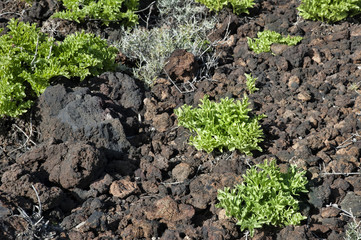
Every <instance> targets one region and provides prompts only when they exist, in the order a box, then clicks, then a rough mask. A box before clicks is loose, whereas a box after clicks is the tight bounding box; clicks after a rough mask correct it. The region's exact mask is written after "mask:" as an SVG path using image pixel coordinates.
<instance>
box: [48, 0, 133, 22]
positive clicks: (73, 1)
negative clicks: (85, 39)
mask: <svg viewBox="0 0 361 240" xmlns="http://www.w3.org/2000/svg"><path fill="white" fill-rule="evenodd" d="M61 1H62V2H63V5H64V6H65V7H66V8H67V10H65V11H62V12H57V13H55V14H54V15H53V16H52V17H54V18H62V19H67V20H71V21H76V22H78V23H79V22H80V21H84V20H86V19H96V20H101V21H102V22H103V23H104V24H105V25H109V23H110V22H112V21H122V22H123V23H125V24H126V25H135V24H137V23H138V16H137V15H136V13H135V11H136V10H137V9H138V5H139V1H138V0H111V1H110V0H98V1H94V0H61Z"/></svg>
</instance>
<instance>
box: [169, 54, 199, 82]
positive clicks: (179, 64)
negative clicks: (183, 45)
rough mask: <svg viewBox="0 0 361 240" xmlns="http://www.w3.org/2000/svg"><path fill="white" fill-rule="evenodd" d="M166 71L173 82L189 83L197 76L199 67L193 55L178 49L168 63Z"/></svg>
mask: <svg viewBox="0 0 361 240" xmlns="http://www.w3.org/2000/svg"><path fill="white" fill-rule="evenodd" d="M166 62H167V63H166V65H165V66H164V71H165V72H166V73H167V74H168V75H169V77H170V78H171V79H172V80H173V81H179V82H189V81H191V80H193V78H194V77H195V76H196V74H197V71H198V68H199V65H198V63H197V61H196V60H195V57H194V55H193V54H192V53H190V52H187V51H186V50H184V49H176V50H175V51H174V52H173V53H172V54H171V55H170V57H169V58H168V59H167V61H166Z"/></svg>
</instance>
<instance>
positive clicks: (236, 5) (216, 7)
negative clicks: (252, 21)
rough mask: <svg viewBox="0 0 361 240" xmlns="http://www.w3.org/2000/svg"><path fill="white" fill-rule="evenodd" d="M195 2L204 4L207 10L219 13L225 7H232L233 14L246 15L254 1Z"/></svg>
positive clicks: (210, 0)
mask: <svg viewBox="0 0 361 240" xmlns="http://www.w3.org/2000/svg"><path fill="white" fill-rule="evenodd" d="M196 2H199V3H202V4H204V5H205V6H206V7H207V8H209V10H211V11H216V12H219V11H221V10H222V9H223V8H225V7H232V9H233V12H234V13H235V14H241V13H247V14H249V10H248V9H249V8H252V7H253V6H254V5H255V3H254V0H196Z"/></svg>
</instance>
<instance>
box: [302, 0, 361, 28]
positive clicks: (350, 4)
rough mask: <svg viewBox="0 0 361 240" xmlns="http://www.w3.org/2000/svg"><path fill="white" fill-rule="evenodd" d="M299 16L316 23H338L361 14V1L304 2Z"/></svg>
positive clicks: (322, 0) (303, 0) (316, 0)
mask: <svg viewBox="0 0 361 240" xmlns="http://www.w3.org/2000/svg"><path fill="white" fill-rule="evenodd" d="M297 9H298V11H299V15H300V16H302V17H303V18H305V19H311V20H314V21H317V20H320V21H326V22H330V23H332V22H338V21H341V20H342V19H345V18H347V17H352V16H355V15H358V14H360V13H361V0H302V1H301V4H300V6H299V7H298V8H297Z"/></svg>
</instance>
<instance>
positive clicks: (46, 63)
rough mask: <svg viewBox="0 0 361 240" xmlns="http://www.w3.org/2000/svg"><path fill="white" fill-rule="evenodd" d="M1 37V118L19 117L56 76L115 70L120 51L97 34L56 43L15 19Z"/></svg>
mask: <svg viewBox="0 0 361 240" xmlns="http://www.w3.org/2000/svg"><path fill="white" fill-rule="evenodd" d="M8 28H9V32H8V33H7V34H4V35H2V36H1V37H0V59H1V61H0V116H3V115H8V116H11V117H17V116H19V115H21V114H22V113H24V112H26V111H27V109H28V108H29V107H30V106H31V104H32V100H33V99H34V98H36V97H37V96H39V95H40V94H41V93H43V92H44V91H45V89H46V88H47V87H48V86H49V84H50V83H49V82H50V79H51V78H53V77H56V76H65V77H68V78H71V77H79V78H80V80H83V79H84V78H85V77H86V76H88V75H98V74H99V73H101V72H102V71H107V70H112V69H114V67H115V64H114V59H115V56H116V53H117V49H116V48H114V47H108V45H107V43H106V41H105V40H101V39H100V38H99V37H96V36H94V35H93V34H87V33H83V32H82V33H76V34H73V35H69V36H67V37H66V38H65V40H64V42H55V40H54V39H53V38H49V37H48V36H47V35H45V34H44V33H41V32H40V30H39V29H38V28H37V27H36V25H35V24H32V25H30V24H27V23H23V22H18V21H17V20H14V19H12V20H11V21H10V22H9V25H8Z"/></svg>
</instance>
